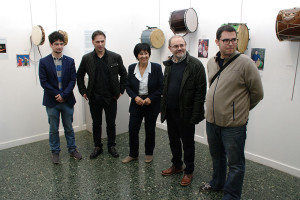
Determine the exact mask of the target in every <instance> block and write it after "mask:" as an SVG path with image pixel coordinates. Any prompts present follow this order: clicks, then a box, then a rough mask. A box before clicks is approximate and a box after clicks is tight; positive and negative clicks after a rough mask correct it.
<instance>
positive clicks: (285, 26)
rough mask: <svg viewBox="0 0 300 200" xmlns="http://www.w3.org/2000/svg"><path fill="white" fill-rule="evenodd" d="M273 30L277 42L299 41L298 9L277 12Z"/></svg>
mask: <svg viewBox="0 0 300 200" xmlns="http://www.w3.org/2000/svg"><path fill="white" fill-rule="evenodd" d="M275 30H276V36H277V38H278V40H279V41H283V40H288V41H300V8H293V9H286V10H281V11H279V13H278V15H277V18H276V25H275Z"/></svg>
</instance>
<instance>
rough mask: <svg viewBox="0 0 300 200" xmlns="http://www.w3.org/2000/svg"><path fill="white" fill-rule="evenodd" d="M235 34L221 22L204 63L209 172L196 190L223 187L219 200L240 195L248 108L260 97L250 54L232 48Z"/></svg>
mask: <svg viewBox="0 0 300 200" xmlns="http://www.w3.org/2000/svg"><path fill="white" fill-rule="evenodd" d="M236 38H237V33H236V30H235V29H234V28H233V27H232V26H230V25H226V26H221V27H220V28H219V29H218V30H217V34H216V40H215V42H216V44H217V46H219V49H220V51H219V52H218V53H217V55H216V56H215V57H213V58H211V59H210V60H209V61H208V64H207V73H208V81H209V85H210V87H209V90H208V92H207V96H206V112H205V113H206V115H205V117H206V132H207V141H208V144H209V151H210V155H211V157H212V162H213V174H212V179H211V181H210V182H209V183H204V185H203V186H201V187H200V192H210V191H222V190H223V191H224V197H223V200H229V199H230V200H234V199H241V194H242V186H243V180H244V175H245V154H244V148H245V140H246V129H247V127H246V126H247V122H248V116H249V111H250V110H251V109H253V108H254V107H255V106H256V105H257V104H258V103H259V102H260V101H261V100H262V99H263V87H262V82H261V78H260V75H259V72H258V69H257V67H256V65H255V63H254V62H253V61H252V60H251V58H250V57H248V56H246V55H243V54H241V55H240V54H239V52H238V51H236V47H237V39H236ZM219 70H221V71H219ZM218 71H219V72H218ZM227 166H228V167H229V171H228V174H227V179H226V171H227Z"/></svg>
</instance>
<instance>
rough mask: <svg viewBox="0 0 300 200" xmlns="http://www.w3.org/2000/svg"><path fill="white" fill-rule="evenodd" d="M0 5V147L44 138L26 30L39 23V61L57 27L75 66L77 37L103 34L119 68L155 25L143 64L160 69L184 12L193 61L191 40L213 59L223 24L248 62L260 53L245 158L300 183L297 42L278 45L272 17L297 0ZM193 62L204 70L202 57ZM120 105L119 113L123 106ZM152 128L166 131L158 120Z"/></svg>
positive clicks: (61, 0)
mask: <svg viewBox="0 0 300 200" xmlns="http://www.w3.org/2000/svg"><path fill="white" fill-rule="evenodd" d="M0 3H1V8H2V9H1V16H2V17H1V18H0V24H1V26H0V41H1V39H3V38H4V39H5V40H6V41H7V44H6V45H7V46H6V47H7V52H8V53H7V58H2V57H0V70H1V73H0V91H1V96H0V97H1V100H0V102H1V103H0V149H4V148H9V147H13V146H17V145H20V144H26V143H29V142H34V141H38V140H41V139H47V138H48V128H49V127H48V122H47V115H46V110H45V107H44V106H42V95H43V90H42V88H41V87H40V84H39V80H38V76H37V74H38V59H39V54H38V51H37V49H36V47H34V48H33V50H32V51H31V52H30V40H29V38H30V35H31V29H32V26H35V25H42V27H43V28H44V30H45V33H46V41H45V43H44V45H42V46H40V50H41V53H42V55H43V56H46V55H48V54H49V53H51V49H50V47H49V42H48V39H47V37H48V35H49V34H50V33H51V32H53V31H55V30H58V29H61V30H64V31H66V32H67V33H68V36H69V43H68V45H67V46H66V47H65V49H64V53H65V54H66V55H68V56H71V57H73V58H74V59H75V63H76V67H77V68H78V66H79V64H80V61H81V57H82V56H83V55H84V54H85V52H86V45H85V43H86V41H85V32H88V31H89V32H90V31H94V30H97V29H101V30H103V31H104V32H105V33H106V34H107V46H106V47H107V49H109V50H112V51H115V52H117V53H119V54H121V55H122V57H123V61H124V65H125V66H126V67H127V66H128V65H129V64H131V63H133V62H136V60H135V57H134V55H133V48H134V46H135V45H136V44H137V43H138V42H140V37H141V34H142V31H143V30H145V29H146V26H151V27H158V28H160V29H161V30H162V31H163V32H164V35H165V37H166V41H165V45H164V46H163V47H162V48H161V49H152V55H151V58H150V60H151V61H152V62H157V63H160V64H162V61H164V60H166V58H167V56H169V55H170V52H169V50H168V48H167V46H168V45H167V43H168V39H169V38H170V37H171V36H172V35H173V32H172V31H171V30H170V26H169V17H170V13H171V12H173V11H175V10H180V9H187V8H190V7H192V8H194V9H195V10H196V12H197V15H198V21H199V24H198V29H197V31H196V32H194V33H190V34H188V35H186V36H185V39H186V41H187V44H188V46H187V49H188V51H189V52H190V54H191V55H193V56H195V57H197V55H198V52H197V49H198V40H199V39H209V52H208V57H209V58H210V57H212V56H213V55H215V54H216V53H217V51H218V48H217V46H216V45H215V42H214V40H215V32H216V30H217V28H218V27H219V26H220V25H222V24H223V23H247V26H248V28H249V29H250V30H249V34H250V41H249V44H248V50H246V51H245V54H246V55H249V56H250V53H251V48H265V49H266V52H265V65H264V70H263V71H260V74H261V77H262V82H263V86H264V92H265V96H264V99H263V101H262V102H261V103H260V104H259V105H258V106H257V107H256V108H254V109H253V110H252V111H251V113H250V117H249V123H248V133H247V142H246V156H247V158H249V159H251V160H254V161H257V162H260V163H262V164H265V165H268V166H271V167H274V168H277V169H280V170H282V171H285V172H288V173H290V174H293V175H295V176H298V177H300V159H299V152H300V145H299V141H300V131H299V128H298V126H297V125H298V123H299V121H300V116H299V113H300V72H299V71H300V69H299V68H300V66H299V65H300V64H299V62H300V61H299V62H298V63H297V59H298V58H299V48H300V42H289V41H282V42H279V40H278V39H277V37H276V32H275V23H276V16H277V14H278V12H279V11H280V10H282V9H288V8H293V7H300V5H299V1H296V0H289V1H284V2H282V1H281V2H280V1H273V2H272V3H270V2H269V1H261V0H228V1H219V0H211V1H199V0H198V1H196V0H190V1H182V0H152V1H146V0H129V1H124V0H111V1H99V0H86V1H71V0H10V1H4V0H1V1H0ZM29 53H30V55H31V57H33V58H34V59H35V60H36V62H34V63H31V66H30V67H21V68H17V61H16V54H29ZM200 60H201V61H202V63H203V64H204V66H205V67H206V64H207V61H208V59H206V58H200ZM297 68H298V72H297V74H296V75H297V77H296V82H295V87H294V89H295V90H294V94H293V100H292V99H291V97H292V91H293V84H294V78H295V72H296V69H297ZM74 92H75V96H76V99H77V103H76V105H75V113H74V123H73V126H74V129H75V131H80V130H85V129H86V118H85V106H84V102H83V99H82V98H81V96H80V95H79V93H78V89H77V87H75V89H74ZM124 98H125V97H124ZM121 106H122V107H123V108H124V107H125V108H126V106H128V104H125V105H121ZM126 109H127V108H126ZM124 120H127V121H128V119H127V118H125V119H124ZM157 126H158V127H160V128H164V129H165V128H166V126H165V124H161V123H159V122H158V123H157ZM61 129H62V127H61ZM195 140H196V141H198V142H201V143H207V142H206V134H205V122H201V123H200V124H199V125H197V127H196V137H195ZM165 142H166V144H168V141H165ZM91 145H92V144H91ZM45 148H48V147H45ZM196 156H201V155H196Z"/></svg>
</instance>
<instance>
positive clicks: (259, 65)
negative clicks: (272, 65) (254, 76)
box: [255, 60, 263, 68]
mask: <svg viewBox="0 0 300 200" xmlns="http://www.w3.org/2000/svg"><path fill="white" fill-rule="evenodd" d="M255 64H256V66H257V68H262V66H263V62H262V61H261V60H257V61H256V62H255Z"/></svg>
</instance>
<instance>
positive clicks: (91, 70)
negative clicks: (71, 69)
mask: <svg viewBox="0 0 300 200" xmlns="http://www.w3.org/2000/svg"><path fill="white" fill-rule="evenodd" d="M105 42H106V35H105V34H104V33H103V32H102V31H99V30H97V31H95V32H94V33H93V35H92V43H93V45H94V47H95V49H94V51H92V52H90V53H88V54H86V55H84V56H83V57H82V60H81V63H80V66H79V68H78V71H77V85H78V89H79V92H80V94H81V95H82V96H83V97H84V98H85V99H86V100H89V105H90V111H91V116H92V120H93V138H94V145H95V148H94V150H93V152H92V154H91V155H90V158H91V159H94V158H96V157H97V156H98V155H99V154H101V153H102V152H103V149H102V143H101V130H102V128H101V127H102V111H103V109H104V111H105V118H106V125H107V126H106V132H107V147H108V152H109V153H110V154H111V155H112V156H113V157H119V154H118V152H117V150H116V148H115V146H116V143H115V139H116V124H115V121H116V115H117V100H118V98H119V97H120V96H121V95H122V94H123V93H124V90H125V86H126V82H127V71H126V69H125V67H124V65H123V61H122V58H121V56H120V55H119V54H116V53H114V52H111V51H108V50H107V49H106V48H105ZM85 74H88V76H89V81H88V85H87V87H86V86H85V84H84V76H85ZM119 76H120V81H119Z"/></svg>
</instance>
